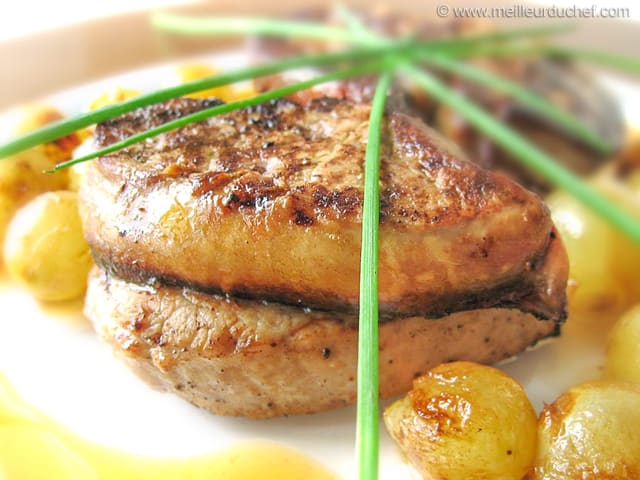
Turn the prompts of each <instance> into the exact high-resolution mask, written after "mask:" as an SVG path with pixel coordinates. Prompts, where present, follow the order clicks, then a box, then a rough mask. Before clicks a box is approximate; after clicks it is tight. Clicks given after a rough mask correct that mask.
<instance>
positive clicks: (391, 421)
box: [384, 362, 536, 480]
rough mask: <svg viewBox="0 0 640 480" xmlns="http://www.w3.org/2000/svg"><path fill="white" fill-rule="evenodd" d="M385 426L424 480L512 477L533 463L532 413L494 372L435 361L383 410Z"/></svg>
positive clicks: (518, 390) (514, 386)
mask: <svg viewBox="0 0 640 480" xmlns="http://www.w3.org/2000/svg"><path fill="white" fill-rule="evenodd" d="M384 421H385V425H386V427H387V430H388V431H389V433H390V434H391V436H392V437H393V438H394V440H395V441H396V442H397V443H398V446H399V447H400V450H401V451H402V453H403V454H404V455H405V456H406V457H407V459H408V461H409V462H410V463H411V464H412V465H413V466H414V467H415V468H416V470H417V471H418V472H419V473H420V474H421V475H422V476H423V477H424V478H426V479H447V480H473V479H498V478H500V479H514V480H516V479H517V480H520V479H522V478H523V476H525V475H526V474H527V473H528V472H529V470H530V468H531V466H532V464H533V461H534V457H535V449H536V413H535V411H534V409H533V407H532V406H531V402H530V401H529V399H528V398H527V395H526V394H525V392H524V390H523V389H522V387H521V386H520V385H519V384H518V383H517V382H516V381H515V380H513V379H512V378H510V377H509V376H508V375H506V374H505V373H503V372H501V371H500V370H498V369H496V368H493V367H487V366H484V365H478V364H475V363H470V362H454V363H447V364H443V365H440V366H438V367H436V368H434V369H433V370H431V371H429V372H428V373H426V374H425V375H424V376H422V377H420V378H418V379H416V380H415V381H414V384H413V389H412V390H411V391H410V392H409V394H408V395H407V396H406V397H405V398H403V399H401V400H399V401H397V402H395V403H393V404H392V405H390V406H389V407H388V408H387V409H386V411H385V413H384Z"/></svg>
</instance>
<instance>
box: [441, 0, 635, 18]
mask: <svg viewBox="0 0 640 480" xmlns="http://www.w3.org/2000/svg"><path fill="white" fill-rule="evenodd" d="M436 14H437V15H438V17H441V18H446V17H450V18H566V19H576V18H630V17H631V11H630V8H629V7H612V6H601V5H590V6H582V5H580V6H578V5H573V6H557V5H550V6H534V5H524V4H516V5H510V6H506V7H454V6H451V5H448V4H446V3H441V4H439V5H438V6H437V7H436Z"/></svg>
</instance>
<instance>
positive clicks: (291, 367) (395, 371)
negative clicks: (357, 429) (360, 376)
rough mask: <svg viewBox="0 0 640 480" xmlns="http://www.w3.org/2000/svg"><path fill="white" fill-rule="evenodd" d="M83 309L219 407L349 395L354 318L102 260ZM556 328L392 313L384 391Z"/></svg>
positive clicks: (511, 320) (527, 319) (281, 409)
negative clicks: (120, 270) (203, 288)
mask: <svg viewBox="0 0 640 480" xmlns="http://www.w3.org/2000/svg"><path fill="white" fill-rule="evenodd" d="M556 244H557V242H556ZM557 247H558V248H559V250H562V248H561V247H560V246H559V245H557ZM554 248H555V247H554ZM85 312H86V314H87V316H88V317H89V318H90V319H91V321H92V322H93V324H94V326H95V328H96V331H97V332H98V333H99V334H100V336H101V337H102V339H103V340H104V341H105V342H106V343H108V344H109V345H110V346H111V347H112V348H113V350H114V352H115V353H116V354H117V355H118V356H119V357H120V358H122V359H123V360H124V361H125V362H126V363H127V365H129V366H130V367H131V368H132V369H133V370H134V371H135V372H136V373H137V374H138V375H140V376H141V377H142V378H143V379H145V380H146V381H148V382H150V383H151V384H153V385H155V386H156V387H158V388H161V389H164V390H168V391H173V392H175V393H176V394H178V395H180V396H181V397H183V398H185V399H187V400H188V401H190V402H192V403H194V404H195V405H197V406H200V407H202V408H205V409H207V410H210V411H212V412H214V413H217V414H220V415H242V416H247V417H252V418H267V417H273V416H278V415H290V414H299V413H312V412H318V411H323V410H328V409H332V408H337V407H341V406H344V405H349V404H352V403H353V402H354V401H355V396H356V381H355V379H356V363H357V345H358V340H357V334H358V330H357V326H356V325H357V317H356V316H353V315H348V314H341V313H331V312H323V311H313V310H308V309H301V308H297V307H291V306H285V305H277V304H266V303H264V302H256V301H250V300H241V299H233V298H228V297H222V296H217V295H207V294H203V293H200V292H197V291H194V290H191V289H188V288H172V287H164V286H159V287H157V288H152V287H146V288H145V287H141V286H138V285H134V284H131V283H127V282H125V281H122V280H118V279H115V278H113V277H110V276H109V275H108V274H105V273H104V272H100V271H99V270H98V269H96V270H95V271H94V272H93V274H92V276H91V279H90V282H89V291H88V295H87V304H86V307H85ZM557 327H558V325H557V324H555V323H554V322H553V321H550V320H542V321H541V320H538V319H536V318H535V317H533V316H532V315H531V314H526V313H523V312H521V311H519V310H509V309H500V308H494V309H483V310H470V311H465V312H460V313H454V314H451V315H447V316H444V317H442V318H439V319H434V320H429V319H425V318H422V317H406V318H399V319H394V320H390V321H388V322H385V323H384V324H382V325H381V326H380V395H381V397H383V398H385V397H390V396H393V395H397V394H399V393H402V392H404V391H407V390H409V389H410V388H411V382H412V381H413V379H414V377H415V376H417V375H419V374H421V373H423V372H424V371H425V370H427V369H429V368H431V367H434V366H435V365H437V364H439V363H442V362H446V361H451V360H471V361H477V362H483V363H495V362H497V361H499V360H502V359H504V358H508V357H511V356H513V355H515V354H517V353H518V352H520V351H522V350H524V349H525V348H526V347H527V346H529V345H531V344H533V343H535V342H536V341H537V340H539V339H541V338H544V337H548V336H551V335H554V334H555V333H557Z"/></svg>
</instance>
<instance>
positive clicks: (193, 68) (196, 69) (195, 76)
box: [176, 63, 234, 102]
mask: <svg viewBox="0 0 640 480" xmlns="http://www.w3.org/2000/svg"><path fill="white" fill-rule="evenodd" d="M217 73H219V72H218V71H217V70H216V69H215V68H212V67H210V66H209V65H206V64H204V63H190V64H187V65H182V66H180V67H178V68H177V69H176V77H177V78H176V80H177V81H176V83H178V84H180V83H186V82H191V81H193V80H200V79H202V78H205V77H209V76H212V75H216V74H217ZM187 96H188V97H192V98H209V97H216V98H219V99H221V100H224V101H225V102H230V101H233V100H234V96H233V89H232V88H231V87H230V86H229V85H222V86H220V87H215V88H209V89H207V90H202V91H200V92H194V93H190V94H189V95H187Z"/></svg>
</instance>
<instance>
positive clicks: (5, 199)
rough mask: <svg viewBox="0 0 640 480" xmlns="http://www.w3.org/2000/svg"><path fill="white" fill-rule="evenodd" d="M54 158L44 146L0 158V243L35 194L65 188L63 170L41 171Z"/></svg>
mask: <svg viewBox="0 0 640 480" xmlns="http://www.w3.org/2000/svg"><path fill="white" fill-rule="evenodd" d="M55 164H56V161H55V160H54V159H52V158H51V157H49V156H48V155H47V154H46V152H45V150H44V149H43V148H34V149H31V150H27V151H25V152H22V153H19V154H17V155H14V156H12V157H10V158H5V159H2V160H0V242H2V240H3V239H4V237H5V234H6V229H7V225H8V224H9V222H10V221H11V218H12V217H13V215H15V213H16V212H17V211H18V209H19V208H20V207H21V206H23V205H24V204H25V203H27V202H28V201H29V200H31V199H32V198H34V197H36V196H37V195H39V194H41V193H43V192H47V191H50V190H60V189H64V188H66V187H67V184H68V176H67V172H66V171H62V172H59V173H56V174H48V173H44V170H49V169H51V168H53V167H54V166H55Z"/></svg>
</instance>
